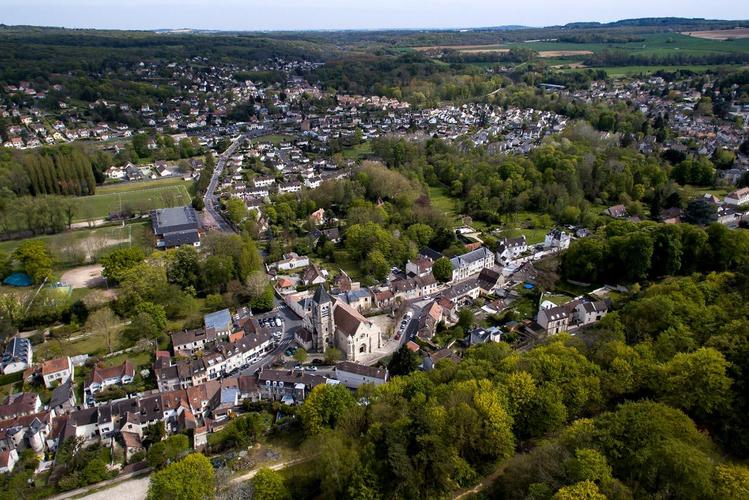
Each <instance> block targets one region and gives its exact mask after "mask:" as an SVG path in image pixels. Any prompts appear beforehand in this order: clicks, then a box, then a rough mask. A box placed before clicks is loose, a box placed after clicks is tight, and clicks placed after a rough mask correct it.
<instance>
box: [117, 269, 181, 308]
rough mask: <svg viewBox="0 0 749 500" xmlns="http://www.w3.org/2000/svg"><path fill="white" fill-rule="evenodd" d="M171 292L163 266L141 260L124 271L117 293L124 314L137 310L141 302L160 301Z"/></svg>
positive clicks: (118, 304)
mask: <svg viewBox="0 0 749 500" xmlns="http://www.w3.org/2000/svg"><path fill="white" fill-rule="evenodd" d="M168 292H169V282H168V281H167V279H166V271H165V269H164V268H163V267H160V266H152V265H149V264H147V263H145V262H141V263H140V264H137V265H135V266H133V267H132V268H130V269H128V270H127V271H125V272H124V274H123V276H122V279H121V281H120V291H119V293H118V294H117V307H118V311H119V312H120V314H122V315H126V314H130V313H132V312H134V311H135V307H136V306H137V305H138V304H140V303H141V302H153V303H160V302H162V300H163V299H164V296H165V294H166V293H168Z"/></svg>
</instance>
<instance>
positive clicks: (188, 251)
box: [166, 245, 200, 289]
mask: <svg viewBox="0 0 749 500" xmlns="http://www.w3.org/2000/svg"><path fill="white" fill-rule="evenodd" d="M166 277H167V280H169V283H174V284H176V285H179V287H180V288H182V289H186V288H188V287H193V288H195V289H197V288H198V280H199V279H200V260H199V256H198V251H197V250H196V249H195V247H193V246H192V245H182V246H180V247H178V248H177V249H176V250H173V251H172V252H170V253H169V260H168V261H167V266H166Z"/></svg>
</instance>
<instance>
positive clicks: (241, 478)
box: [230, 457, 313, 484]
mask: <svg viewBox="0 0 749 500" xmlns="http://www.w3.org/2000/svg"><path fill="white" fill-rule="evenodd" d="M312 458H313V457H303V458H295V459H294V460H287V461H285V462H281V463H277V464H274V465H269V466H267V467H260V468H258V469H252V470H251V471H247V472H245V473H244V474H241V475H239V476H237V477H235V478H233V479H232V480H231V481H230V482H231V483H234V484H236V483H243V482H245V481H249V480H250V479H252V478H253V477H255V475H257V473H258V472H259V471H260V469H265V468H268V469H270V470H281V469H285V468H286V467H291V466H292V465H296V464H301V463H302V462H306V461H308V460H311V459H312Z"/></svg>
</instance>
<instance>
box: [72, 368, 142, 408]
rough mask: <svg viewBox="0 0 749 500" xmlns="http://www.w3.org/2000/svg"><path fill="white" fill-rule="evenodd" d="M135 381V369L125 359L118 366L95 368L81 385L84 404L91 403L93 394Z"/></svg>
mask: <svg viewBox="0 0 749 500" xmlns="http://www.w3.org/2000/svg"><path fill="white" fill-rule="evenodd" d="M134 379H135V367H134V366H133V364H132V363H131V362H130V360H129V359H126V360H125V361H123V362H122V364H121V365H118V366H110V367H108V368H105V367H100V366H95V367H94V369H93V370H92V372H91V374H90V375H89V376H88V378H87V379H86V382H85V384H84V385H83V394H84V397H85V398H86V400H85V403H86V404H91V403H93V397H94V394H96V393H97V392H99V391H101V390H103V389H105V388H107V387H109V386H111V385H127V384H130V383H132V382H133V380H134Z"/></svg>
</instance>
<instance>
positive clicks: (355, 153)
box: [341, 142, 372, 160]
mask: <svg viewBox="0 0 749 500" xmlns="http://www.w3.org/2000/svg"><path fill="white" fill-rule="evenodd" d="M370 154H372V143H370V142H362V143H361V144H357V145H355V146H352V147H350V148H346V149H344V150H343V151H341V155H342V156H343V157H344V158H345V159H347V160H361V159H362V158H364V157H366V156H369V155H370Z"/></svg>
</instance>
